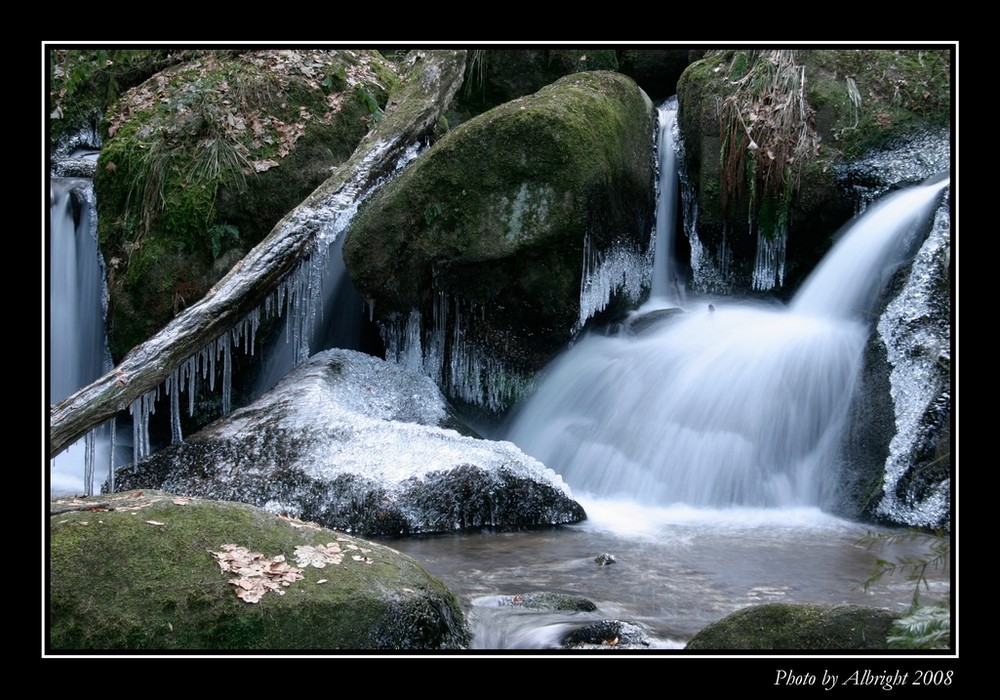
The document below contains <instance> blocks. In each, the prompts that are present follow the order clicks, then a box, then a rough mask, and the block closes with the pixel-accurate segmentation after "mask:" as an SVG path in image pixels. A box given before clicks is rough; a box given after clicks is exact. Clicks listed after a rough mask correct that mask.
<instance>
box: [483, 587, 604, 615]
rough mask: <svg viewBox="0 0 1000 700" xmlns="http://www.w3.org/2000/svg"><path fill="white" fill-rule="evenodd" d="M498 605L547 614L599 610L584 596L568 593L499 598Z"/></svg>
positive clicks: (527, 594) (531, 594) (538, 593)
mask: <svg viewBox="0 0 1000 700" xmlns="http://www.w3.org/2000/svg"><path fill="white" fill-rule="evenodd" d="M496 604H497V605H499V606H510V607H515V608H524V609H525V610H543V611H547V612H552V611H558V612H593V611H595V610H597V606H596V605H594V603H593V602H592V601H590V600H588V599H587V598H584V597H583V596H578V595H570V594H568V593H547V592H545V591H539V592H537V593H518V594H516V595H503V596H498V597H497V599H496Z"/></svg>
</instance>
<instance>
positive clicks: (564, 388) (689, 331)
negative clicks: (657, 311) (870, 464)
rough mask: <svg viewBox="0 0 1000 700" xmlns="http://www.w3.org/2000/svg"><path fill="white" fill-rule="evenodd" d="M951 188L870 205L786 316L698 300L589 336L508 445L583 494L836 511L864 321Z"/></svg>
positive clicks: (555, 371)
mask: <svg viewBox="0 0 1000 700" xmlns="http://www.w3.org/2000/svg"><path fill="white" fill-rule="evenodd" d="M661 174H662V173H661ZM947 184H948V181H947V179H942V180H939V181H937V182H933V183H931V184H927V185H923V186H919V187H914V188H910V189H907V190H904V191H902V192H899V193H897V194H893V195H890V196H889V197H887V198H885V199H884V200H883V201H881V202H879V203H878V204H876V205H874V206H872V207H869V209H868V211H867V212H866V213H865V214H864V215H863V216H861V217H860V218H859V219H858V220H857V221H855V222H854V223H853V224H851V225H850V227H849V228H848V230H846V231H845V233H844V235H843V238H842V240H841V241H840V242H839V243H838V244H837V245H836V246H835V248H834V249H833V250H832V251H831V252H830V254H829V255H828V257H827V259H826V260H825V261H824V262H823V263H822V264H821V265H820V267H819V268H818V269H817V270H816V271H815V272H814V274H813V276H812V277H810V279H809V280H808V281H807V282H806V284H805V285H804V286H803V287H802V289H801V291H800V292H799V294H798V295H797V296H796V297H795V299H794V300H793V302H792V304H791V306H790V307H788V308H786V307H784V306H778V305H766V306H765V305H760V304H757V305H751V304H749V303H741V302H738V301H733V300H713V303H712V304H708V303H706V302H705V301H702V302H700V303H699V305H698V308H689V309H687V310H686V311H687V313H683V314H675V315H671V316H668V317H659V318H656V319H654V320H653V321H651V322H650V323H649V324H648V325H646V326H645V327H644V328H642V329H641V330H634V329H633V331H632V332H631V333H629V332H622V333H620V334H619V335H617V336H613V337H601V336H588V337H586V338H584V339H583V341H581V342H580V343H578V344H577V345H576V346H575V347H573V348H572V349H571V350H570V351H568V352H567V353H566V354H564V355H563V356H562V357H561V358H559V359H558V360H557V361H556V362H555V363H554V364H553V365H552V366H551V367H550V368H549V369H548V370H547V371H546V373H545V376H544V378H543V380H542V382H541V384H540V386H539V388H538V390H537V392H536V393H535V394H534V395H533V396H532V398H531V399H530V400H529V401H528V402H527V403H526V404H525V405H524V406H523V407H522V409H521V410H520V411H519V413H518V415H517V417H516V419H515V422H514V424H513V426H512V429H511V431H510V433H509V435H508V437H509V439H511V440H512V441H513V442H515V443H516V444H517V445H518V446H520V447H521V448H522V449H524V450H525V451H526V452H528V453H529V454H531V455H533V456H534V457H537V458H538V459H540V460H541V461H542V462H543V463H545V464H546V465H547V466H549V467H551V468H552V469H555V470H556V471H557V472H558V473H560V474H561V475H562V476H563V478H564V479H565V480H566V481H567V482H568V483H569V484H570V486H571V487H572V488H573V490H574V493H576V494H578V495H580V494H588V495H591V496H599V497H624V498H628V499H631V500H635V501H639V502H641V503H646V504H650V505H670V504H674V503H685V504H688V505H695V506H708V507H727V506H753V507H781V506H820V507H822V506H824V505H828V503H829V500H830V498H831V497H832V496H833V494H834V491H835V488H836V474H835V473H834V472H835V470H834V469H833V468H832V465H833V463H834V461H835V457H836V453H837V450H838V449H839V444H840V438H841V434H842V429H843V424H844V419H845V416H846V413H847V410H848V407H849V404H850V400H851V397H852V393H853V390H854V383H855V378H856V375H857V372H858V368H859V366H860V361H861V356H862V352H863V349H864V344H865V341H866V338H867V335H868V326H867V322H866V320H865V318H864V316H863V311H864V310H865V309H866V308H867V303H868V299H869V296H870V295H871V294H872V293H873V292H876V291H877V290H878V288H879V286H880V284H881V283H882V282H884V281H886V278H887V271H889V270H890V269H891V267H892V266H893V265H894V264H897V263H898V262H899V261H900V256H901V251H902V250H903V249H906V248H909V247H910V246H911V245H912V243H913V237H914V233H915V231H916V229H917V228H918V227H919V226H921V225H926V223H927V219H928V217H929V215H930V213H931V211H932V209H933V207H934V205H935V203H936V202H937V201H938V200H939V198H940V193H941V190H942V188H944V187H945V186H946V185H947ZM662 191H663V190H661V192H662ZM656 265H657V266H659V267H664V265H663V263H662V262H661V261H659V260H657V261H656ZM716 307H718V308H716ZM639 325H640V324H635V327H636V328H638V327H639Z"/></svg>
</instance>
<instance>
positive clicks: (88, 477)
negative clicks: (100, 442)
mask: <svg viewBox="0 0 1000 700" xmlns="http://www.w3.org/2000/svg"><path fill="white" fill-rule="evenodd" d="M83 444H84V448H83V449H84V452H83V454H84V457H83V488H84V495H86V496H93V495H94V450H95V448H96V445H97V428H94V429H93V430H91V431H90V432H89V433H87V435H86V436H85V437H84V439H83Z"/></svg>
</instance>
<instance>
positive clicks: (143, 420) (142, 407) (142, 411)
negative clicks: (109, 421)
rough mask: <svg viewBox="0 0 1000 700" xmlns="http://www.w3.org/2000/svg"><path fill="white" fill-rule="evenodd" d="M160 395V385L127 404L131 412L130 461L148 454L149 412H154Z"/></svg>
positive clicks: (135, 461) (135, 460)
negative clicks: (129, 404)
mask: <svg viewBox="0 0 1000 700" xmlns="http://www.w3.org/2000/svg"><path fill="white" fill-rule="evenodd" d="M159 397H160V387H156V389H154V390H152V391H147V392H146V393H145V394H143V395H142V396H140V397H139V398H137V399H136V400H135V401H133V402H132V405H131V406H129V413H131V414H132V462H133V463H134V464H135V463H138V462H139V460H140V459H143V458H144V457H148V456H149V414H151V413H155V412H156V400H157V399H158V398H159Z"/></svg>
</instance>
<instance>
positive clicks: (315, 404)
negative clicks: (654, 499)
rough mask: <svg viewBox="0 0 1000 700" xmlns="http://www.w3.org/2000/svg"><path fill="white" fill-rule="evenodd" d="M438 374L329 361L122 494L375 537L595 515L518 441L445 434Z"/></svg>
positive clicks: (336, 354) (129, 482) (225, 422)
mask: <svg viewBox="0 0 1000 700" xmlns="http://www.w3.org/2000/svg"><path fill="white" fill-rule="evenodd" d="M448 420H449V416H448V411H447V406H446V403H445V401H444V398H443V397H442V396H441V393H440V391H439V390H438V389H437V387H435V386H434V383H433V382H432V381H431V380H430V379H429V378H428V377H426V376H422V375H420V374H417V373H415V372H411V371H409V370H407V369H405V368H403V367H400V366H399V365H395V364H392V363H389V362H385V361H383V360H379V359H377V358H374V357H371V356H368V355H364V354H362V353H358V352H353V351H349V350H329V351H326V352H322V353H318V354H317V355H315V356H313V357H312V358H311V359H310V360H308V361H307V362H306V363H304V364H303V365H301V366H300V367H298V368H297V369H296V370H295V371H294V372H292V373H291V374H290V375H288V377H286V378H285V379H284V380H282V381H281V382H280V383H279V384H278V385H277V386H276V387H275V388H274V389H273V390H272V391H270V392H268V393H267V394H265V395H264V396H262V397H261V398H260V399H258V400H257V401H256V402H254V403H253V404H251V405H249V406H247V407H245V408H242V409H240V410H237V411H234V412H233V414H232V415H230V416H229V417H228V418H225V419H222V420H220V421H217V422H215V423H213V424H211V425H209V426H208V427H207V428H205V429H204V430H202V431H201V432H200V433H197V434H196V435H194V436H192V437H191V438H190V439H189V440H188V441H187V442H185V443H182V444H179V445H174V446H171V447H169V448H166V449H164V450H161V451H159V452H157V453H156V454H154V455H152V456H151V457H150V458H148V459H146V460H143V461H141V462H139V464H138V465H130V466H128V467H124V468H122V469H119V470H118V472H117V473H116V484H117V486H118V488H119V489H132V488H160V489H165V490H169V491H172V492H175V493H182V494H185V495H196V496H202V497H206V498H216V499H220V500H235V501H242V502H245V503H252V504H254V505H258V506H261V507H264V508H266V509H267V510H268V511H271V512H274V513H285V514H288V515H292V516H295V517H300V518H304V519H307V520H314V521H316V522H319V523H322V524H323V525H325V526H327V527H331V528H337V529H341V530H346V531H349V532H358V533H363V534H367V535H405V534H411V533H424V532H447V531H452V530H458V529H465V528H479V527H495V528H522V527H533V526H545V525H555V524H559V523H568V522H576V521H579V520H582V519H584V518H585V517H586V515H585V513H584V511H583V508H582V507H581V506H580V505H579V504H578V503H576V502H575V501H574V500H572V498H571V497H570V494H569V488H568V487H567V486H566V485H565V483H563V481H562V479H561V478H560V477H559V476H558V475H556V474H555V472H553V471H552V470H551V469H548V468H546V467H545V466H544V465H542V464H541V463H540V462H538V461H537V460H535V459H533V458H531V457H529V456H527V455H526V454H524V453H523V452H521V450H520V449H518V448H517V447H516V446H515V445H513V444H512V443H509V442H494V441H489V440H479V439H475V438H472V437H467V436H464V435H460V434H459V433H457V432H456V431H454V430H451V429H447V428H444V427H440V426H442V425H444V424H446V423H447V421H448Z"/></svg>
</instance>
